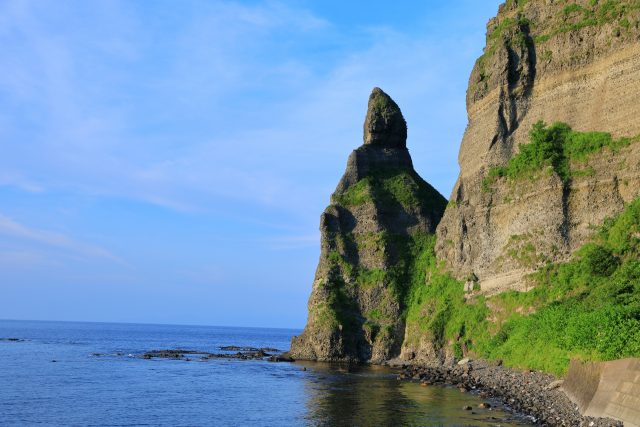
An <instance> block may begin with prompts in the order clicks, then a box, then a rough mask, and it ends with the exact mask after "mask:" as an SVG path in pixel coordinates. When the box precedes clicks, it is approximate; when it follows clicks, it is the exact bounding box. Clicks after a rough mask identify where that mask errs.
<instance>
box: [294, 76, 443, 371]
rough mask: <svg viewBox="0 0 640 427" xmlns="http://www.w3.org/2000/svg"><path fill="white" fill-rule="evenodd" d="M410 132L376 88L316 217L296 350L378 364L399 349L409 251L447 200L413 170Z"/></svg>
mask: <svg viewBox="0 0 640 427" xmlns="http://www.w3.org/2000/svg"><path fill="white" fill-rule="evenodd" d="M406 140H407V125H406V121H405V119H404V117H403V115H402V112H401V111H400V108H399V107H398V105H397V104H396V103H395V102H394V101H393V100H392V99H391V97H389V95H387V94H386V93H385V92H383V91H382V90H381V89H379V88H374V89H373V91H372V93H371V96H370V97H369V104H368V110H367V115H366V119H365V122H364V143H363V145H361V146H360V147H359V148H357V149H356V150H354V151H353V152H352V153H351V155H350V156H349V159H348V161H347V168H346V171H345V173H344V175H343V177H342V179H341V180H340V182H339V183H338V186H337V188H336V190H335V192H334V193H333V194H332V196H331V201H330V204H329V206H328V207H327V208H326V209H325V211H324V212H323V213H322V215H321V217H320V232H321V253H320V261H319V263H318V268H317V270H316V275H315V279H314V282H313V288H312V292H311V297H310V299H309V317H308V321H307V325H306V327H305V329H304V331H303V332H302V334H301V335H300V336H298V337H294V338H293V340H292V343H291V356H292V357H294V358H296V359H308V360H323V361H357V362H372V363H380V362H382V361H384V360H388V359H390V358H392V357H395V356H397V355H399V354H400V349H401V346H402V342H403V337H404V332H405V325H404V320H403V310H404V309H405V307H406V302H405V301H406V298H407V292H408V289H409V283H408V282H409V281H408V280H406V279H407V277H408V274H409V270H410V269H411V267H412V259H413V258H414V257H413V254H414V251H415V248H416V246H417V245H419V243H420V242H423V241H424V240H425V239H430V238H432V237H433V233H434V232H435V229H436V226H437V225H438V222H439V221H440V218H441V217H442V215H443V213H444V210H445V207H446V204H447V201H446V199H445V198H444V197H443V196H442V195H441V194H440V193H439V192H438V191H437V190H435V189H434V188H433V187H432V186H431V185H429V184H428V183H427V182H425V181H424V180H423V179H422V178H420V176H419V175H418V174H417V173H416V171H415V170H414V169H413V163H412V161H411V156H410V155H409V151H408V150H407V146H406Z"/></svg>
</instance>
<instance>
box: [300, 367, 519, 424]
mask: <svg viewBox="0 0 640 427" xmlns="http://www.w3.org/2000/svg"><path fill="white" fill-rule="evenodd" d="M298 364H299V365H300V366H302V367H305V368H306V369H307V377H306V381H305V385H304V388H305V394H306V395H307V402H306V415H305V419H306V421H307V422H308V423H309V424H310V425H314V426H397V425H403V426H439V425H448V426H526V425H531V423H530V422H528V421H527V420H526V419H525V418H524V417H521V416H519V415H515V414H513V413H511V412H509V411H508V410H507V409H506V408H504V407H502V406H500V405H499V403H498V402H494V401H491V403H492V404H493V406H494V407H492V408H491V409H479V408H478V405H479V404H480V403H481V402H483V401H484V400H482V399H480V397H478V396H477V395H475V394H472V393H462V392H460V391H458V390H457V389H456V388H452V387H440V386H427V387H423V386H421V385H420V384H418V383H414V382H406V381H398V380H397V379H396V373H395V371H393V370H391V369H389V368H385V367H377V366H345V365H335V364H324V363H313V362H298ZM465 406H471V407H472V408H473V409H472V410H465V409H463V408H464V407H465Z"/></svg>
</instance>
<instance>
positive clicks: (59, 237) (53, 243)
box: [0, 214, 123, 264]
mask: <svg viewBox="0 0 640 427" xmlns="http://www.w3.org/2000/svg"><path fill="white" fill-rule="evenodd" d="M0 234H1V235H5V236H11V237H17V238H19V239H22V240H26V241H30V242H35V243H38V244H40V245H45V246H49V247H53V248H57V249H61V250H63V251H66V252H70V253H73V254H76V255H80V256H82V257H86V258H102V259H106V260H109V261H112V262H116V263H119V264H122V263H123V261H122V260H121V259H120V258H118V257H116V256H115V255H113V254H112V253H110V252H109V251H108V250H106V249H103V248H101V247H99V246H95V245H91V244H87V243H84V242H80V241H78V240H75V239H73V238H71V237H69V236H66V235H64V234H61V233H56V232H52V231H46V230H39V229H36V228H31V227H27V226H25V225H23V224H20V223H19V222H16V221H14V220H13V219H11V218H9V217H7V216H4V215H2V214H0ZM7 254H13V256H23V255H24V254H28V255H29V256H33V255H31V254H32V253H31V252H27V251H13V252H6V253H5V255H7ZM23 257H24V256H23Z"/></svg>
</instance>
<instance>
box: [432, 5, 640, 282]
mask: <svg viewBox="0 0 640 427" xmlns="http://www.w3.org/2000/svg"><path fill="white" fill-rule="evenodd" d="M639 22H640V5H639V4H638V2H637V1H633V0H619V1H618V0H616V1H611V2H609V1H607V2H592V1H588V0H579V1H576V2H570V3H567V2H549V1H544V0H530V1H516V0H511V1H508V2H506V3H505V4H504V5H502V6H501V7H500V10H499V12H498V16H497V17H495V18H494V19H492V20H491V21H490V22H489V24H488V26H487V44H486V47H485V51H484V54H483V55H482V57H481V58H480V59H478V61H477V62H476V64H475V66H474V69H473V72H472V74H471V77H470V80H469V88H468V91H467V111H468V116H469V123H468V127H467V130H466V132H465V135H464V138H463V141H462V145H461V148H460V154H459V164H460V176H459V178H458V181H457V182H456V185H455V187H454V189H453V192H452V194H451V203H450V206H449V208H448V209H447V211H446V213H445V215H444V217H443V219H442V221H441V223H440V225H439V227H438V240H437V245H436V252H437V255H438V256H439V257H440V258H442V259H445V260H446V261H447V264H448V266H449V268H450V270H451V271H452V272H453V273H454V274H456V275H457V276H458V277H460V278H462V277H464V276H467V275H469V274H470V273H474V274H476V275H477V276H478V277H479V279H480V283H481V286H482V289H483V291H486V292H488V293H496V292H501V291H503V290H505V289H522V288H524V287H526V283H524V281H523V280H522V278H523V275H524V274H526V273H528V272H530V271H532V270H534V269H535V268H537V267H539V266H540V265H541V264H543V263H545V262H548V261H559V260H564V259H566V258H567V257H568V256H569V255H570V254H571V252H572V251H574V250H575V249H576V248H577V247H579V246H580V245H582V244H584V243H585V241H586V239H587V238H588V236H589V235H590V234H591V229H592V226H594V225H600V224H602V222H603V220H604V219H605V218H606V217H611V216H613V215H615V214H616V213H618V212H620V211H621V209H622V207H623V205H624V203H626V202H629V201H631V200H633V199H634V198H635V197H637V196H638V194H639V193H640V185H639V184H640V182H639V178H640V147H638V144H634V145H632V146H630V147H627V148H625V149H624V150H621V151H620V152H617V153H613V152H611V151H608V150H603V151H602V152H601V153H598V154H594V155H592V156H590V157H589V159H588V160H587V161H586V163H585V164H579V165H573V166H574V167H575V168H576V169H581V170H583V171H585V172H588V173H584V174H582V175H581V176H575V177H573V178H572V179H571V181H570V182H568V183H566V185H564V183H563V182H562V180H561V179H560V177H559V176H558V175H557V174H555V173H551V174H548V175H546V176H542V177H541V178H540V179H538V180H536V181H533V182H518V183H516V184H515V185H514V184H513V183H508V182H507V181H506V180H500V181H498V182H497V183H496V185H494V186H493V187H492V188H491V189H490V191H486V189H483V181H484V179H485V178H486V176H487V174H488V173H489V170H490V169H491V168H492V167H494V166H496V165H504V164H506V163H507V162H508V161H509V159H511V158H512V157H513V156H514V155H515V154H516V153H517V152H518V150H519V146H520V144H527V143H528V142H529V132H530V130H531V128H532V126H533V124H534V123H536V122H538V121H540V120H543V121H545V122H547V123H554V122H564V123H567V124H569V125H570V126H571V127H572V128H573V129H575V130H577V131H602V132H609V133H611V134H612V135H613V136H614V137H616V138H618V137H623V136H628V137H633V136H635V135H638V134H640V115H638V103H637V96H638V93H640V29H639ZM524 248H526V250H527V251H529V252H531V253H535V254H536V256H537V258H536V259H531V257H527V256H521V252H522V250H523V249H524Z"/></svg>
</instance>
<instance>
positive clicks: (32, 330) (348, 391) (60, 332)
mask: <svg viewBox="0 0 640 427" xmlns="http://www.w3.org/2000/svg"><path fill="white" fill-rule="evenodd" d="M299 332H300V331H298V330H291V329H262V328H228V327H210V326H171V325H136V324H109V323H76V322H35V321H34V322H30V321H29V322H28V321H4V320H2V321H0V425H2V426H5V425H7V426H14V425H15V426H29V425H60V426H105V425H107V426H130V425H136V426H248V425H256V426H401V425H407V426H438V425H453V426H494V425H495V426H497V425H501V426H521V425H529V424H528V423H527V421H526V419H524V418H522V417H518V416H517V415H514V414H512V413H510V412H509V411H508V410H504V408H502V407H500V405H499V403H498V402H495V401H491V400H490V401H489V402H491V403H493V404H494V405H496V406H497V407H495V408H492V409H491V410H486V409H475V408H477V405H478V404H479V403H481V402H482V400H481V399H480V398H479V397H478V396H476V395H474V394H473V393H461V392H459V391H458V390H457V389H455V388H451V387H437V386H429V387H421V386H420V385H419V384H416V383H411V382H405V381H398V380H397V379H396V373H395V372H394V371H393V370H390V369H387V368H381V367H346V366H340V365H329V364H321V363H307V362H296V363H270V362H266V361H261V360H218V359H216V360H209V361H184V360H167V359H152V360H145V359H142V358H140V357H139V356H140V355H141V354H142V353H144V352H146V351H150V350H158V349H176V348H181V349H194V350H202V351H208V352H212V353H216V352H217V353H219V352H220V351H219V347H221V346H225V345H240V346H252V347H274V348H278V349H281V350H287V349H288V348H289V342H290V339H291V336H292V335H295V334H297V333H299ZM7 338H18V339H20V341H10V340H7ZM96 353H99V354H101V355H100V356H97V355H95V354H96ZM467 405H469V406H473V407H474V410H473V411H465V410H463V409H462V408H463V406H467Z"/></svg>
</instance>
